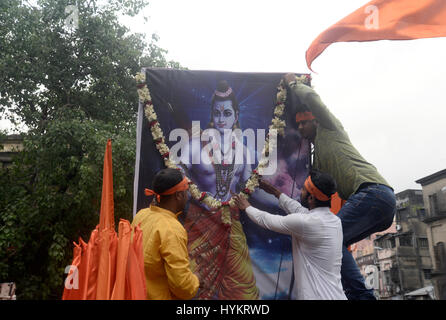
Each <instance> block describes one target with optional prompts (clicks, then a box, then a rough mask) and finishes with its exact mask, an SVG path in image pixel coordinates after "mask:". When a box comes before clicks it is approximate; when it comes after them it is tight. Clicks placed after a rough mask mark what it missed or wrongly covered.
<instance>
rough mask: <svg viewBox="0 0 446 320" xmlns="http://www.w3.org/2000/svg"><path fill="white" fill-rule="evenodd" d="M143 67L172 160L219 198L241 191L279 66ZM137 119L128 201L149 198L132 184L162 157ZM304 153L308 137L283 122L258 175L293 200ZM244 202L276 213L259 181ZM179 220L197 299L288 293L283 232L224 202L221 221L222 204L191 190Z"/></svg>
mask: <svg viewBox="0 0 446 320" xmlns="http://www.w3.org/2000/svg"><path fill="white" fill-rule="evenodd" d="M146 74H147V79H148V87H149V88H150V89H151V95H152V99H153V105H154V108H155V109H156V112H157V115H158V118H159V123H160V125H161V126H162V128H163V132H165V136H166V139H167V140H168V143H169V144H170V145H169V147H170V149H171V153H172V154H173V155H172V154H171V156H176V161H177V163H178V167H179V168H180V169H181V170H182V171H183V172H184V174H185V175H186V176H188V177H189V179H190V180H192V181H193V182H194V183H195V184H196V185H197V187H198V188H199V189H200V191H203V192H206V193H207V194H208V195H210V196H212V197H213V198H215V199H217V200H219V201H221V202H225V201H229V200H230V198H231V196H232V195H233V194H235V193H238V192H240V191H241V190H243V188H244V186H245V183H246V181H247V180H248V179H249V177H250V175H251V174H252V170H253V169H254V168H256V166H257V164H258V162H259V160H260V157H261V156H260V155H261V151H262V148H263V144H264V139H265V136H266V134H268V126H269V125H270V123H271V119H272V116H273V115H272V111H273V107H274V103H275V101H274V100H275V94H276V87H277V84H278V83H279V81H280V78H281V76H282V75H281V74H249V73H246V74H245V73H230V72H212V71H180V70H167V69H148V70H147V73H146ZM139 126H140V130H139V133H138V134H139V143H138V144H139V147H138V148H139V149H138V151H139V152H138V158H139V159H138V160H137V164H136V169H137V170H136V177H135V194H137V196H136V198H137V199H136V207H137V208H139V207H144V206H148V201H150V200H151V199H147V197H145V196H144V195H143V194H141V192H140V191H139V189H140V188H142V187H143V186H144V188H145V187H150V185H148V183H150V181H151V176H153V174H154V173H155V172H156V170H157V168H158V167H159V168H161V167H162V166H163V165H162V161H161V160H160V159H159V156H158V155H157V154H156V152H157V151H156V149H154V148H153V145H152V144H153V141H152V140H151V137H150V133H149V132H148V129H147V124H146V126H145V125H144V121H140V123H139ZM180 129H181V130H180ZM183 133H184V134H183ZM180 136H181V138H180ZM170 139H172V140H170ZM308 155H309V148H308V143H307V142H306V141H305V140H302V139H300V137H299V134H298V133H297V131H296V130H294V129H293V128H292V127H291V126H289V127H287V129H286V134H285V136H284V137H278V147H277V156H276V159H274V161H275V167H274V172H270V173H271V174H268V175H266V176H264V178H265V179H266V180H268V181H270V182H272V183H273V184H274V185H276V186H277V187H279V188H281V190H282V191H283V192H285V193H286V194H288V195H289V196H291V197H293V198H295V199H298V198H299V196H300V193H299V192H300V191H299V190H300V188H301V186H302V184H303V182H304V180H305V177H306V175H307V172H308V171H307V170H308V168H307V165H308ZM148 163H150V164H148ZM250 202H251V203H252V204H253V205H254V206H256V207H259V208H261V209H263V210H266V211H269V212H272V213H280V214H284V213H283V212H281V209H280V208H279V207H278V201H277V199H276V198H275V197H273V196H271V195H269V194H266V193H265V192H263V191H262V190H256V191H255V192H254V193H253V194H252V195H251V197H250ZM138 210H139V209H138ZM179 219H180V220H181V221H182V223H183V225H184V227H185V229H186V231H187V232H188V249H189V255H190V259H191V268H192V270H193V272H195V273H197V274H198V275H199V278H200V280H201V289H200V291H199V294H198V296H197V297H196V298H197V299H232V300H239V299H243V300H247V299H290V298H292V296H293V293H292V292H291V288H292V287H293V286H292V282H293V281H294V279H293V275H292V257H291V242H290V239H289V237H288V236H285V235H280V234H278V233H275V232H272V231H268V230H265V229H263V228H260V227H258V226H256V225H254V223H252V222H251V221H250V220H249V218H247V217H246V216H245V213H244V212H239V210H238V209H237V208H232V207H231V209H230V223H229V224H225V223H222V210H218V209H217V210H216V209H210V208H208V207H207V206H206V205H205V204H204V203H202V202H200V201H197V200H195V199H192V198H191V199H190V201H189V203H188V206H187V209H186V210H185V212H184V213H183V214H182V215H180V217H179Z"/></svg>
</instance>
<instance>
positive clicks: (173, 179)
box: [152, 168, 183, 194]
mask: <svg viewBox="0 0 446 320" xmlns="http://www.w3.org/2000/svg"><path fill="white" fill-rule="evenodd" d="M181 180H183V175H182V174H181V171H180V170H177V169H172V168H166V169H162V170H160V171H158V173H157V174H156V175H155V177H154V178H153V182H152V186H153V191H155V192H156V193H158V194H160V193H163V192H164V191H166V190H168V189H170V188H172V187H173V186H175V185H177V184H178V183H180V182H181Z"/></svg>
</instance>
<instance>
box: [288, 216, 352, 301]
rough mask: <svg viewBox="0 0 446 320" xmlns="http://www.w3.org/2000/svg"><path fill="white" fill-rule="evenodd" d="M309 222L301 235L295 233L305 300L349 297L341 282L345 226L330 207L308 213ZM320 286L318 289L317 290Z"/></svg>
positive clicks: (298, 276) (297, 271)
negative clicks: (345, 293) (343, 228)
mask: <svg viewBox="0 0 446 320" xmlns="http://www.w3.org/2000/svg"><path fill="white" fill-rule="evenodd" d="M306 218H307V219H308V222H307V223H306V224H305V228H304V230H303V231H302V233H301V234H296V235H295V234H293V235H292V236H293V255H296V256H297V259H295V261H296V262H297V263H296V264H295V265H294V269H295V272H294V274H295V275H296V282H297V283H308V284H309V285H307V286H305V287H302V286H298V287H297V289H298V292H297V298H298V299H301V300H333V299H345V296H344V293H343V291H342V285H341V262H342V225H341V220H340V219H339V218H338V217H336V216H335V215H334V214H333V213H332V212H331V211H330V210H329V209H328V207H320V208H316V209H313V210H311V213H308V214H306ZM315 288H317V290H315Z"/></svg>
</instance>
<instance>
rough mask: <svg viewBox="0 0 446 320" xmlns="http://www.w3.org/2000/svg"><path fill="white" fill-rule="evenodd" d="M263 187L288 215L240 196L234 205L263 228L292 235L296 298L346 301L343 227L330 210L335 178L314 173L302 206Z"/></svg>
mask: <svg viewBox="0 0 446 320" xmlns="http://www.w3.org/2000/svg"><path fill="white" fill-rule="evenodd" d="M260 188H261V189H263V190H264V191H266V192H268V193H270V194H272V195H274V196H276V197H277V198H278V199H279V206H280V207H281V208H282V209H283V210H285V212H286V213H287V214H288V215H286V216H281V215H273V214H270V213H268V212H265V211H261V210H258V209H256V208H254V207H252V206H251V205H250V203H249V202H248V201H247V200H246V199H245V198H243V197H242V196H239V195H236V196H234V198H235V203H236V205H237V206H238V207H239V208H240V209H241V210H245V211H246V213H247V214H248V216H249V218H250V219H251V220H252V221H254V222H255V223H257V224H258V225H260V226H261V227H263V228H266V229H269V230H272V231H276V232H279V233H283V234H288V235H291V237H292V243H293V262H294V263H293V264H294V275H295V283H296V289H297V299H298V300H347V298H346V296H345V294H344V291H343V289H342V284H341V261H342V240H343V236H342V225H341V220H340V219H339V218H338V217H336V216H335V215H334V214H333V213H332V212H331V211H330V197H331V195H333V194H334V193H335V192H336V183H335V181H334V180H333V178H332V177H331V176H330V175H328V174H325V173H322V172H319V171H312V172H311V173H310V176H308V178H307V180H306V181H305V184H304V186H303V187H302V190H301V195H300V202H301V203H299V202H298V201H296V200H293V199H291V198H290V197H288V196H287V195H285V194H284V193H282V192H281V191H280V190H278V189H277V188H275V187H274V186H273V185H271V184H270V183H268V182H266V181H264V180H261V181H260Z"/></svg>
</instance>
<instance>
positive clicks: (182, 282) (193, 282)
mask: <svg viewBox="0 0 446 320" xmlns="http://www.w3.org/2000/svg"><path fill="white" fill-rule="evenodd" d="M139 224H140V226H141V229H142V231H143V249H144V272H145V276H146V286H147V299H149V300H172V299H173V300H175V299H191V298H193V297H194V296H195V295H196V294H197V291H198V286H199V281H198V278H197V276H196V275H195V274H193V273H192V271H191V269H190V266H189V254H188V251H187V233H186V230H185V229H184V227H183V226H182V225H181V223H180V222H179V221H178V219H177V217H176V215H175V214H174V213H173V212H171V211H169V210H165V209H162V208H160V207H157V206H153V205H152V206H150V207H149V208H146V209H142V210H140V211H139V212H138V213H137V214H136V216H135V217H134V219H133V222H132V227H134V226H136V225H139Z"/></svg>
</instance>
